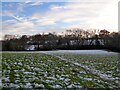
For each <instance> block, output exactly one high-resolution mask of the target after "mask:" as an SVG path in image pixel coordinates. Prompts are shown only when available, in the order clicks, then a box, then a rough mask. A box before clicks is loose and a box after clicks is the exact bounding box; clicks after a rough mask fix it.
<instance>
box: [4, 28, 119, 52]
mask: <svg viewBox="0 0 120 90" xmlns="http://www.w3.org/2000/svg"><path fill="white" fill-rule="evenodd" d="M96 32H97V33H96ZM31 45H33V46H34V49H33V50H52V49H90V48H91V49H92V48H108V49H111V50H118V51H120V32H112V33H110V32H109V31H108V30H105V29H104V30H98V31H96V30H93V31H85V30H83V29H79V28H76V29H69V30H66V32H65V33H64V34H62V35H57V33H55V32H54V33H48V34H36V35H31V36H28V35H22V36H21V37H20V38H12V39H10V38H7V37H5V40H3V41H2V50H9V51H11V50H15V51H17V50H21V51H23V50H30V49H29V47H30V46H31Z"/></svg>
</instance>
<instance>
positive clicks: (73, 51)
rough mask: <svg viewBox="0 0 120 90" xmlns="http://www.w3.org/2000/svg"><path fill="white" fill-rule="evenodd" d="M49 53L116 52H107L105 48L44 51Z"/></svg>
mask: <svg viewBox="0 0 120 90" xmlns="http://www.w3.org/2000/svg"><path fill="white" fill-rule="evenodd" d="M45 52H49V53H74V54H103V55H110V54H118V53H116V52H108V51H105V50H56V51H45Z"/></svg>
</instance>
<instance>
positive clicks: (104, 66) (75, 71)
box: [0, 53, 120, 88]
mask: <svg viewBox="0 0 120 90" xmlns="http://www.w3.org/2000/svg"><path fill="white" fill-rule="evenodd" d="M0 73H1V72H0ZM119 74H120V73H119V68H118V56H117V55H82V54H70V53H69V54H68V53H67V54H55V53H54V54H47V53H3V54H2V76H3V77H2V88H84V87H86V88H119V79H120V77H119V76H120V75H119Z"/></svg>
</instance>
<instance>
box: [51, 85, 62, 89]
mask: <svg viewBox="0 0 120 90" xmlns="http://www.w3.org/2000/svg"><path fill="white" fill-rule="evenodd" d="M51 87H52V88H62V87H61V86H60V85H53V86H51Z"/></svg>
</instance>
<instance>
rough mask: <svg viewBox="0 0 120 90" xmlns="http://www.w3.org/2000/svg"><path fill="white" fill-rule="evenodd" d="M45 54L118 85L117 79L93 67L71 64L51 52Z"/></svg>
mask: <svg viewBox="0 0 120 90" xmlns="http://www.w3.org/2000/svg"><path fill="white" fill-rule="evenodd" d="M43 53H44V54H48V55H51V56H54V57H57V58H59V59H60V60H64V61H67V62H69V63H72V64H74V65H76V66H79V67H81V68H84V69H85V70H87V71H89V72H90V73H92V74H94V75H97V76H99V77H100V78H102V79H104V80H107V81H111V82H115V83H116V79H115V78H113V77H112V76H111V75H106V74H102V73H101V72H100V71H98V70H96V69H94V68H91V67H88V66H84V65H82V64H80V63H75V62H71V61H70V60H67V59H66V58H63V57H60V56H56V55H54V54H53V53H50V52H48V53H47V52H43ZM116 84H117V85H119V84H118V83H116Z"/></svg>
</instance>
